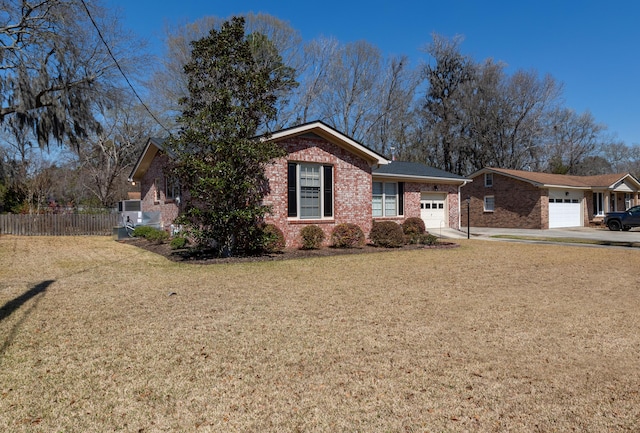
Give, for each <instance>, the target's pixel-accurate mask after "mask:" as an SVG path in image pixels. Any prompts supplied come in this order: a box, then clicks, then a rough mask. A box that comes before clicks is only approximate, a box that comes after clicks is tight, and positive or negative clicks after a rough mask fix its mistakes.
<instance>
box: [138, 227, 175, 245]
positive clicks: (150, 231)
mask: <svg viewBox="0 0 640 433" xmlns="http://www.w3.org/2000/svg"><path fill="white" fill-rule="evenodd" d="M133 236H134V237H137V238H145V239H146V240H148V241H149V242H155V243H157V244H161V243H163V242H164V241H166V240H167V239H169V233H167V232H165V231H164V230H160V229H157V228H155V227H150V226H138V227H136V228H135V229H133Z"/></svg>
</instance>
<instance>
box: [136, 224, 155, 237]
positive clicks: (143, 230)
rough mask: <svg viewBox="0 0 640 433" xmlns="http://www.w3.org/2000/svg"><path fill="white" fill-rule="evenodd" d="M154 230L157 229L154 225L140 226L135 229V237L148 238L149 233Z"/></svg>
mask: <svg viewBox="0 0 640 433" xmlns="http://www.w3.org/2000/svg"><path fill="white" fill-rule="evenodd" d="M153 230H157V229H154V228H153V227H150V226H138V227H136V228H135V229H133V237H135V238H145V239H146V238H147V236H148V235H149V233H151V232H152V231H153Z"/></svg>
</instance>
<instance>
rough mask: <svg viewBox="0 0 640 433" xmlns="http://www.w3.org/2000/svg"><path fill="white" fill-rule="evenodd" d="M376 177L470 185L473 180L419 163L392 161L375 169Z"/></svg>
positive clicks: (374, 174)
mask: <svg viewBox="0 0 640 433" xmlns="http://www.w3.org/2000/svg"><path fill="white" fill-rule="evenodd" d="M372 173H373V176H374V177H384V178H387V177H388V178H399V179H408V180H429V181H434V180H436V181H440V182H450V183H451V182H452V183H462V184H465V183H468V182H470V181H471V180H470V179H467V178H465V177H462V176H459V175H457V174H453V173H449V172H447V171H444V170H440V169H438V168H434V167H429V166H427V165H424V164H422V163H419V162H406V161H392V162H390V163H389V164H386V165H382V166H379V167H377V168H374V169H373V172H372Z"/></svg>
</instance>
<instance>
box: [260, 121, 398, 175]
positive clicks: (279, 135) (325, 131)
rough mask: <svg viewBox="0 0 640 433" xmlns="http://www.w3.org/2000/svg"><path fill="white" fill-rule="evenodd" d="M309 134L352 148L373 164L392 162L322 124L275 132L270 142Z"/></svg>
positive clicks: (310, 124)
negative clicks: (313, 133)
mask: <svg viewBox="0 0 640 433" xmlns="http://www.w3.org/2000/svg"><path fill="white" fill-rule="evenodd" d="M307 132H315V133H316V134H318V135H320V136H321V137H323V138H326V139H334V140H335V141H338V144H340V145H342V146H343V147H346V148H349V147H351V148H352V151H355V153H359V154H363V155H365V156H366V157H367V159H369V160H371V161H373V164H377V165H386V164H389V163H390V162H391V161H389V160H388V159H387V158H385V157H383V156H382V155H379V154H378V153H376V152H374V151H372V150H371V149H369V148H367V147H365V146H363V145H362V144H360V143H358V142H357V141H355V140H354V139H352V138H350V137H348V136H346V135H344V134H342V133H340V132H338V131H336V130H335V129H333V128H331V127H329V126H327V125H325V124H324V123H322V122H313V123H308V124H305V125H300V126H295V127H293V128H289V129H285V130H282V131H277V132H274V133H272V134H271V135H270V136H269V140H274V141H275V140H282V139H284V138H287V137H292V136H296V135H301V134H305V133H307Z"/></svg>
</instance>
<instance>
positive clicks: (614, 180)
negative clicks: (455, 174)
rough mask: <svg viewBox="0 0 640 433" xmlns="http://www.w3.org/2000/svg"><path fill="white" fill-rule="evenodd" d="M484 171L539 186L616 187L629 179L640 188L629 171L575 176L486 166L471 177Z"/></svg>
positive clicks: (639, 183) (639, 184)
mask: <svg viewBox="0 0 640 433" xmlns="http://www.w3.org/2000/svg"><path fill="white" fill-rule="evenodd" d="M484 173H497V174H502V175H504V176H507V177H511V178H513V179H518V180H522V181H525V182H529V183H531V184H533V185H535V186H537V187H545V188H553V187H560V188H576V189H594V188H602V189H615V188H616V187H617V186H618V185H620V184H621V183H623V182H625V181H629V182H631V183H632V184H634V185H635V186H636V188H638V189H640V182H638V180H637V179H636V178H635V177H633V176H632V175H631V174H629V173H613V174H600V175H596V176H575V175H568V174H553V173H540V172H535V171H525V170H510V169H506V168H491V167H485V168H483V169H481V170H478V171H476V172H475V173H473V174H472V175H471V176H470V177H471V178H475V177H477V176H479V175H481V174H484Z"/></svg>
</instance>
